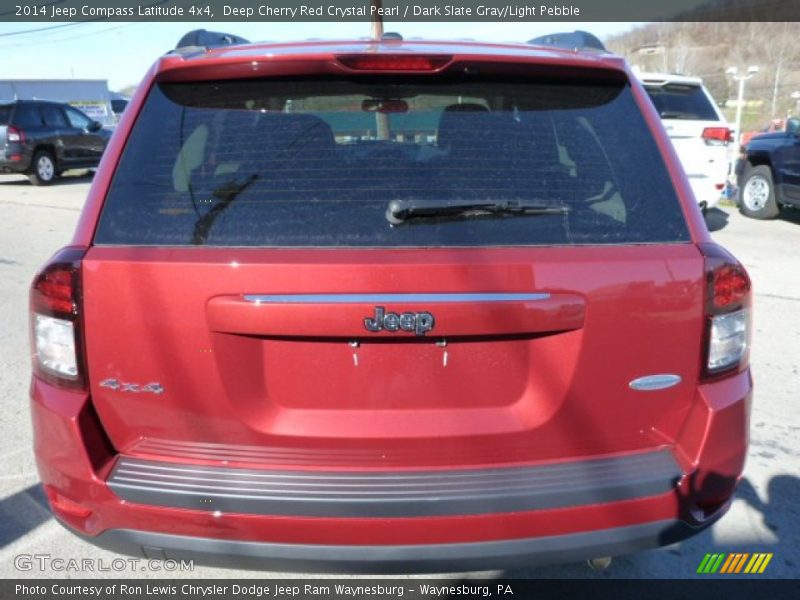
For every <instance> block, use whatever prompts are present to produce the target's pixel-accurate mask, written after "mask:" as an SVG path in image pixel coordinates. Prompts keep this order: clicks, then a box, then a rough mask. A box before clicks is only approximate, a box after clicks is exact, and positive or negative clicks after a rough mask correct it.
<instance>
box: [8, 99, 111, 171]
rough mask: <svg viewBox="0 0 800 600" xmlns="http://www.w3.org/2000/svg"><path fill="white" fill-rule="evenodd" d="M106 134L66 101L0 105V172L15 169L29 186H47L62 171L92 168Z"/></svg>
mask: <svg viewBox="0 0 800 600" xmlns="http://www.w3.org/2000/svg"><path fill="white" fill-rule="evenodd" d="M110 136H111V134H110V133H109V132H108V131H106V130H105V129H103V126H102V125H101V124H100V123H98V122H97V121H93V120H92V119H90V118H89V117H87V116H86V115H85V114H84V113H82V112H81V111H79V110H78V109H77V108H74V107H72V106H70V105H69V104H62V103H59V102H46V101H42V100H17V101H15V102H11V103H9V104H0V173H20V174H24V175H27V176H28V178H29V179H30V181H31V183H32V184H34V185H48V184H50V183H53V181H55V179H56V178H57V177H58V176H59V175H60V174H61V173H62V172H64V171H66V170H68V169H85V168H94V167H96V166H97V165H98V163H99V162H100V157H101V156H102V154H103V150H105V147H106V144H107V143H108V140H109V138H110Z"/></svg>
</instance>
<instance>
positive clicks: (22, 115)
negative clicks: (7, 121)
mask: <svg viewBox="0 0 800 600" xmlns="http://www.w3.org/2000/svg"><path fill="white" fill-rule="evenodd" d="M43 124H44V123H43V121H42V114H41V113H40V112H39V107H38V106H37V105H36V104H28V103H25V102H21V103H20V104H17V108H16V110H15V111H14V125H19V126H20V127H41V126H42V125H43Z"/></svg>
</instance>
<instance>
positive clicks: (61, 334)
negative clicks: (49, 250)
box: [30, 246, 86, 388]
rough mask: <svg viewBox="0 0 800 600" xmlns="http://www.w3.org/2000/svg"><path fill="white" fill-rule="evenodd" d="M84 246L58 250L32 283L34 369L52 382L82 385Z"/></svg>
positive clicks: (37, 373) (71, 386) (69, 385)
mask: <svg viewBox="0 0 800 600" xmlns="http://www.w3.org/2000/svg"><path fill="white" fill-rule="evenodd" d="M85 253H86V249H85V248H83V247H74V246H73V247H67V248H64V249H62V250H60V251H59V252H58V253H56V255H55V256H53V258H52V259H50V261H49V262H48V263H47V264H46V265H45V266H44V267H43V268H42V270H41V271H39V273H38V274H37V275H36V277H35V278H34V280H33V284H32V285H31V295H30V307H31V349H32V352H33V357H32V358H33V372H34V374H35V375H36V376H37V377H39V378H40V379H44V380H45V381H48V382H50V383H52V384H53V385H57V386H61V387H68V388H83V387H84V386H85V369H84V366H83V365H84V360H83V352H82V350H83V340H82V337H83V335H82V334H83V331H82V327H81V259H82V258H83V256H84V254H85Z"/></svg>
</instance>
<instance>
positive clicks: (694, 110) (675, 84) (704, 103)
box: [638, 73, 733, 210]
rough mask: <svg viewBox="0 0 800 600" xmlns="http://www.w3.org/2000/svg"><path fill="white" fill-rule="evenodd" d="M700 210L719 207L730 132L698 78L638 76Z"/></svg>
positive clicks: (661, 75) (725, 176)
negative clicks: (659, 118)
mask: <svg viewBox="0 0 800 600" xmlns="http://www.w3.org/2000/svg"><path fill="white" fill-rule="evenodd" d="M638 76H639V79H641V81H642V83H643V84H644V87H645V89H646V90H647V94H648V95H649V96H650V99H651V100H652V101H653V104H654V105H655V107H656V110H657V111H658V114H659V116H660V117H661V120H662V122H663V123H664V127H665V128H666V130H667V133H668V134H669V137H670V139H671V140H672V144H673V146H675V151H676V152H677V153H678V157H679V158H680V160H681V164H682V165H683V168H684V169H685V170H686V174H687V176H688V177H689V182H690V183H691V185H692V190H693V191H694V195H695V198H697V203H698V204H699V205H700V207H701V208H703V209H704V210H705V209H707V208H711V207H714V206H716V205H717V204H718V203H719V200H720V197H721V196H722V192H723V190H724V189H725V183H726V181H727V178H728V173H729V171H730V162H731V158H732V157H730V156H729V148H730V145H731V144H732V142H733V132H732V131H731V129H730V128H729V127H728V123H727V121H726V120H725V116H724V115H723V114H722V112H721V111H720V110H719V108H718V106H717V103H716V102H715V101H714V99H713V98H712V97H711V94H710V93H709V91H708V90H707V89H706V88H705V86H704V85H703V81H702V79H700V78H698V77H686V76H683V75H672V74H667V73H639V74H638Z"/></svg>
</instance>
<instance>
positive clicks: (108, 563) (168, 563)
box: [14, 554, 194, 573]
mask: <svg viewBox="0 0 800 600" xmlns="http://www.w3.org/2000/svg"><path fill="white" fill-rule="evenodd" d="M14 568H15V569H16V570H17V571H55V572H58V573H121V572H125V571H150V572H161V573H165V572H175V571H194V561H192V560H172V559H165V560H158V559H154V558H151V559H142V558H113V559H111V560H109V559H107V558H61V557H58V556H53V555H52V554H17V555H16V556H15V557H14Z"/></svg>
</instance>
